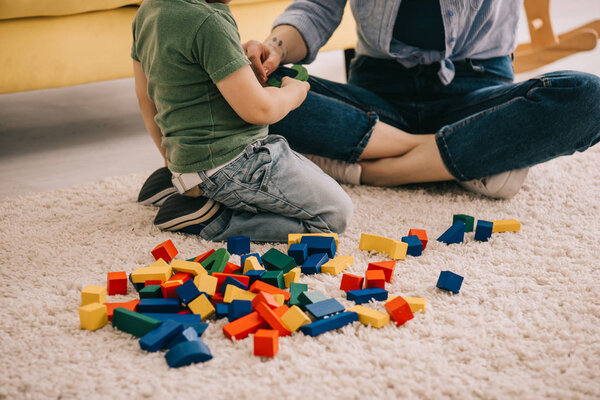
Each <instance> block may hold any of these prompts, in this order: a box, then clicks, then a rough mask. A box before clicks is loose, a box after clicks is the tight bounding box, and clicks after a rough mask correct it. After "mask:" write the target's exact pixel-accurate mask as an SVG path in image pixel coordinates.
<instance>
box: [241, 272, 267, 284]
mask: <svg viewBox="0 0 600 400" xmlns="http://www.w3.org/2000/svg"><path fill="white" fill-rule="evenodd" d="M266 272H267V271H265V270H264V269H258V270H250V271H248V272H246V273H245V274H244V275H246V276H248V277H250V282H249V285H250V286H252V284H253V283H254V282H255V281H257V280H260V278H261V277H262V276H263V275H264V274H265V273H266Z"/></svg>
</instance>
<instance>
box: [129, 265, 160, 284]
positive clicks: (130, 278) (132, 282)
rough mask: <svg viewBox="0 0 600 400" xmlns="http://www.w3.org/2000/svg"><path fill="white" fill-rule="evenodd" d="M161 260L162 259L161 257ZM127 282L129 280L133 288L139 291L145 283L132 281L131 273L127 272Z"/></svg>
mask: <svg viewBox="0 0 600 400" xmlns="http://www.w3.org/2000/svg"><path fill="white" fill-rule="evenodd" d="M161 260H162V259H161ZM129 282H131V284H132V285H133V288H134V289H135V290H136V291H137V292H139V291H140V290H141V289H142V288H143V287H144V285H145V282H139V283H138V282H134V281H133V278H132V276H131V273H130V274H129Z"/></svg>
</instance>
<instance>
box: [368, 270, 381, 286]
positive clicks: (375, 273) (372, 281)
mask: <svg viewBox="0 0 600 400" xmlns="http://www.w3.org/2000/svg"><path fill="white" fill-rule="evenodd" d="M365 288H366V289H371V288H381V289H385V273H384V272H383V271H382V270H380V269H371V270H367V271H366V272H365Z"/></svg>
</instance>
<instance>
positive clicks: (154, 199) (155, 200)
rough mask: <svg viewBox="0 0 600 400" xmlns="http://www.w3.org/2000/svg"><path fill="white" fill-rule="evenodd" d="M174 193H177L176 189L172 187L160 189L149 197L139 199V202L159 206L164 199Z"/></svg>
mask: <svg viewBox="0 0 600 400" xmlns="http://www.w3.org/2000/svg"><path fill="white" fill-rule="evenodd" d="M175 193H177V189H175V188H174V187H170V188H167V189H164V190H161V191H160V192H158V193H156V194H155V195H154V196H151V197H149V198H147V199H146V200H143V201H140V202H139V203H140V204H143V205H145V206H157V207H160V206H162V205H163V203H164V202H165V200H167V199H168V198H169V197H170V196H172V195H173V194H175Z"/></svg>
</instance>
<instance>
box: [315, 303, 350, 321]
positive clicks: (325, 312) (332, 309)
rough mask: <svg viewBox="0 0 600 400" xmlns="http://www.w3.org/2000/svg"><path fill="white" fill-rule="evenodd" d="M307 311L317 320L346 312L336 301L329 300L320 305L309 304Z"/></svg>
mask: <svg viewBox="0 0 600 400" xmlns="http://www.w3.org/2000/svg"><path fill="white" fill-rule="evenodd" d="M305 308H306V310H308V312H310V313H311V314H312V315H313V316H314V317H315V318H316V319H321V318H325V317H327V316H329V315H332V314H337V313H339V312H342V311H344V310H345V308H344V306H343V305H341V304H340V302H339V301H337V300H336V299H327V300H323V301H319V302H318V303H312V304H307V305H306V306H305Z"/></svg>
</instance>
